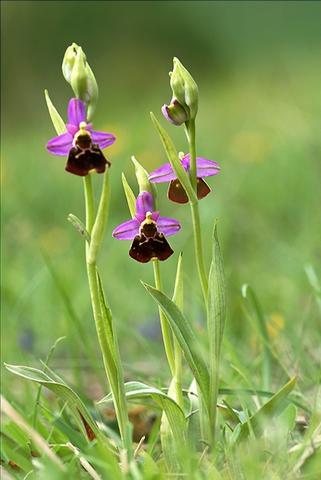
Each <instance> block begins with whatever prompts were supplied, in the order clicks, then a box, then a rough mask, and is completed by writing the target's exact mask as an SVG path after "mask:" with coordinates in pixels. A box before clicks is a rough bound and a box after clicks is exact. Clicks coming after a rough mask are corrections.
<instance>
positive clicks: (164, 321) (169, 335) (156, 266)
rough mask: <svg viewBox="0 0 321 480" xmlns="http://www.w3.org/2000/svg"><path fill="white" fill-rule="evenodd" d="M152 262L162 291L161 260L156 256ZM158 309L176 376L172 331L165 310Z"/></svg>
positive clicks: (168, 356)
mask: <svg viewBox="0 0 321 480" xmlns="http://www.w3.org/2000/svg"><path fill="white" fill-rule="evenodd" d="M152 262H153V269H154V278H155V286H156V288H157V290H159V291H160V292H162V291H163V286H162V280H161V275H160V269H159V261H158V259H157V258H155V259H153V260H152ZM158 311H159V319H160V324H161V329H162V335H163V341H164V347H165V353H166V357H167V361H168V364H169V368H170V370H171V374H172V376H173V377H175V356H174V350H173V343H172V332H171V329H170V326H169V324H168V321H167V318H166V316H165V314H164V312H163V310H162V309H161V308H160V307H159V309H158Z"/></svg>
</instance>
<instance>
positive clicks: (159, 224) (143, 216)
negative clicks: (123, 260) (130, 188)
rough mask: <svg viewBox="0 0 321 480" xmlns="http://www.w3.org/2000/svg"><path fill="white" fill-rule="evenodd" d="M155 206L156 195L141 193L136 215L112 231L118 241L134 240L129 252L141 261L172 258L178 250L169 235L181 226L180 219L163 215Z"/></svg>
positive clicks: (173, 233)
mask: <svg viewBox="0 0 321 480" xmlns="http://www.w3.org/2000/svg"><path fill="white" fill-rule="evenodd" d="M153 207H154V200H153V196H152V194H151V193H150V192H141V193H140V194H139V195H138V197H137V199H136V213H135V217H134V218H133V219H131V220H127V221H126V222H124V223H121V224H120V225H118V227H116V228H115V229H114V231H113V233H112V235H113V237H114V238H116V239H117V240H133V243H132V246H131V248H130V250H129V255H130V256H131V257H132V258H134V259H135V260H137V261H138V262H141V263H147V262H149V261H150V260H152V259H153V258H158V260H166V259H167V258H169V257H170V256H171V255H172V254H173V253H174V252H173V250H172V249H171V247H170V245H169V244H168V242H167V240H166V238H165V235H166V236H170V235H175V233H177V232H178V231H179V230H180V228H181V226H180V224H179V222H178V221H177V220H175V219H173V218H167V217H160V215H159V212H154V211H153Z"/></svg>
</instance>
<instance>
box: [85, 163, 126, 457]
mask: <svg viewBox="0 0 321 480" xmlns="http://www.w3.org/2000/svg"><path fill="white" fill-rule="evenodd" d="M107 176H108V173H107V172H106V173H105V178H104V186H103V191H102V196H101V200H100V204H99V208H98V214H97V218H96V221H95V213H94V199H93V191H92V182H91V176H90V175H87V176H86V177H85V178H84V191H85V205H86V229H87V231H88V233H89V235H90V236H92V237H91V242H90V243H88V242H86V263H87V276H88V283H89V290H90V297H91V304H92V309H93V314H94V319H95V325H96V331H97V336H98V340H99V345H100V349H101V353H102V356H103V362H104V367H105V371H106V375H107V379H108V383H109V385H110V389H111V391H112V394H113V399H114V406H115V412H116V417H117V422H118V426H119V431H120V436H121V439H122V444H123V447H124V448H125V449H126V450H127V452H128V455H129V456H130V455H131V441H130V438H129V435H128V432H129V429H128V426H129V421H128V414H127V405H126V397H125V392H124V389H123V388H122V385H123V375H122V372H121V371H120V369H119V368H118V372H117V373H118V375H117V378H115V376H114V375H113V373H112V371H111V369H110V365H109V362H108V358H109V350H110V346H109V342H108V338H107V335H106V331H107V329H106V328H105V325H104V316H103V313H102V309H101V300H100V292H99V286H98V277H97V265H96V255H97V252H98V249H99V246H100V243H101V240H102V235H103V229H104V224H105V220H106V217H107V211H108V198H109V192H108V178H107ZM103 210H104V211H103ZM97 232H98V233H97ZM93 238H94V242H93V243H92V239H93ZM114 348H115V349H117V356H118V353H119V352H118V345H117V343H116V342H114ZM120 382H122V385H120Z"/></svg>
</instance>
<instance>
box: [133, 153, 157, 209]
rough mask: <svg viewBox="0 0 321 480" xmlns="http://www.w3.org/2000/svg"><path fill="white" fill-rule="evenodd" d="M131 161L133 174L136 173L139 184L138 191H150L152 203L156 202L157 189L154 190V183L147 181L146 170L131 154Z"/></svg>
mask: <svg viewBox="0 0 321 480" xmlns="http://www.w3.org/2000/svg"><path fill="white" fill-rule="evenodd" d="M132 162H133V164H134V167H135V175H136V178H137V182H138V186H139V193H141V192H149V193H151V194H152V195H153V197H154V203H155V204H156V195H157V191H156V187H155V185H154V184H153V183H151V182H150V181H149V178H148V172H147V171H146V170H145V168H144V167H142V166H141V164H140V163H139V162H138V161H137V160H136V158H135V157H134V155H133V156H132Z"/></svg>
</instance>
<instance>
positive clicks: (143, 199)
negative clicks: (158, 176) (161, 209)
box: [136, 192, 154, 218]
mask: <svg viewBox="0 0 321 480" xmlns="http://www.w3.org/2000/svg"><path fill="white" fill-rule="evenodd" d="M153 209H154V199H153V195H152V194H151V193H149V192H141V193H140V194H139V195H138V197H137V199H136V213H137V215H138V216H143V217H144V218H145V216H146V213H147V212H152V211H153Z"/></svg>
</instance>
